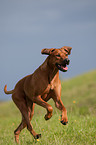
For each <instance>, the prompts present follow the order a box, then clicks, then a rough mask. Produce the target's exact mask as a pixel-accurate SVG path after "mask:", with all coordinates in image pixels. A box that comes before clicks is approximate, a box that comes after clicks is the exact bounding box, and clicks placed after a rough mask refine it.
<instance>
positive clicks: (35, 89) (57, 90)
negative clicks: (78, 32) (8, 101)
mask: <svg viewBox="0 0 96 145" xmlns="http://www.w3.org/2000/svg"><path fill="white" fill-rule="evenodd" d="M71 49H72V48H71V47H68V46H64V47H62V48H60V49H54V48H51V49H43V50H42V51H41V53H42V54H47V55H49V56H48V57H47V59H46V60H45V61H44V63H43V64H42V65H41V66H39V68H37V69H36V71H35V72H34V73H33V74H31V75H28V76H26V77H24V78H23V79H21V80H20V81H19V82H18V83H17V84H16V86H15V88H14V90H11V91H7V85H5V87H4V92H5V93H6V94H12V99H13V101H14V103H15V104H16V106H17V107H18V108H19V110H20V112H21V114H22V121H21V123H20V125H19V126H18V127H17V129H16V130H15V131H14V134H15V140H16V142H17V143H18V142H19V134H20V132H21V130H22V129H24V128H25V127H27V129H28V130H29V131H30V133H31V134H32V135H33V137H34V138H35V139H37V138H39V137H41V134H37V133H35V131H34V130H33V127H32V125H31V123H30V121H31V119H32V117H33V114H34V106H35V103H36V104H38V105H40V106H42V107H44V108H46V110H47V114H46V115H45V120H48V119H50V118H51V117H52V111H53V108H52V106H51V105H49V104H48V103H47V101H48V100H49V99H50V98H52V99H53V100H54V102H55V105H56V107H57V108H58V109H59V110H61V111H62V115H61V123H62V124H63V125H66V124H67V123H68V118H67V111H66V108H65V107H64V105H63V103H62V101H61V83H60V80H59V70H61V71H63V72H65V71H67V69H68V68H67V65H68V64H69V59H68V55H70V53H71Z"/></svg>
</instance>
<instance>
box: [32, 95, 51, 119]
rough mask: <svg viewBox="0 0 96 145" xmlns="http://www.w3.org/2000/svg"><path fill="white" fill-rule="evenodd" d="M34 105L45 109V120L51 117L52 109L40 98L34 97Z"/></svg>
mask: <svg viewBox="0 0 96 145" xmlns="http://www.w3.org/2000/svg"><path fill="white" fill-rule="evenodd" d="M33 102H34V103H36V104H38V105H40V106H42V107H44V108H46V110H47V114H46V115H45V120H48V119H50V118H51V117H52V112H53V108H52V106H51V105H49V104H48V103H47V102H45V101H44V100H43V99H42V98H41V96H36V97H34V100H33Z"/></svg>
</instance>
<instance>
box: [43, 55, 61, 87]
mask: <svg viewBox="0 0 96 145" xmlns="http://www.w3.org/2000/svg"><path fill="white" fill-rule="evenodd" d="M40 67H41V69H42V70H46V72H47V73H48V82H49V84H50V83H51V82H52V80H53V79H56V78H57V77H58V78H59V70H58V68H57V67H56V66H55V65H51V64H50V63H49V56H48V57H47V58H46V60H45V61H44V63H43V64H42V65H41V66H40Z"/></svg>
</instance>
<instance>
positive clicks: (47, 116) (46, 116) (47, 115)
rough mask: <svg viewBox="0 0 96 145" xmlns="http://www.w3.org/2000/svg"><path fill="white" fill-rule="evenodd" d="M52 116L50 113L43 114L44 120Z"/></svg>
mask: <svg viewBox="0 0 96 145" xmlns="http://www.w3.org/2000/svg"><path fill="white" fill-rule="evenodd" d="M51 117H52V113H48V114H46V115H45V117H44V118H45V120H49V119H50V118H51Z"/></svg>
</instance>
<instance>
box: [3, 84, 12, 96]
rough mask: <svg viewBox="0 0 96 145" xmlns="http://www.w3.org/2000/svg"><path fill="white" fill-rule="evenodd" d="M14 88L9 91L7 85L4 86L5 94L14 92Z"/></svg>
mask: <svg viewBox="0 0 96 145" xmlns="http://www.w3.org/2000/svg"><path fill="white" fill-rule="evenodd" d="M13 91H14V90H11V91H7V85H5V87H4V92H5V94H12V93H13Z"/></svg>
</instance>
